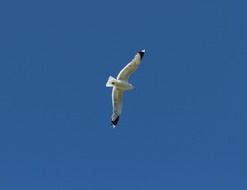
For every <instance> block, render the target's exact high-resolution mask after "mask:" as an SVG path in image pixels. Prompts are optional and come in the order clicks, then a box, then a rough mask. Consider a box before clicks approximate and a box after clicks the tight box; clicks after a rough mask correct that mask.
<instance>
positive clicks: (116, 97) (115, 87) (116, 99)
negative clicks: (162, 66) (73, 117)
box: [106, 50, 145, 127]
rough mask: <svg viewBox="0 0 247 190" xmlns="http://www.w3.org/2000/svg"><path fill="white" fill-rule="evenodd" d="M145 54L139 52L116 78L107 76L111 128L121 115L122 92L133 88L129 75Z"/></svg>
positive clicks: (143, 51)
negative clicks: (110, 97)
mask: <svg viewBox="0 0 247 190" xmlns="http://www.w3.org/2000/svg"><path fill="white" fill-rule="evenodd" d="M144 54H145V50H142V51H139V52H138V53H137V54H136V55H135V57H134V58H133V59H132V60H131V61H130V62H129V63H128V64H127V65H126V66H125V67H124V68H123V69H122V70H121V71H120V72H119V74H118V76H117V78H116V79H115V78H113V77H112V76H109V78H108V81H107V83H106V87H112V106H113V113H112V126H113V127H116V125H117V123H118V121H119V117H120V115H121V113H122V105H123V92H124V91H126V90H132V89H133V88H134V87H133V85H132V84H130V83H129V82H128V80H129V77H130V75H131V74H132V73H133V72H134V71H135V70H136V69H137V68H138V66H139V65H140V63H141V60H142V58H143V56H144Z"/></svg>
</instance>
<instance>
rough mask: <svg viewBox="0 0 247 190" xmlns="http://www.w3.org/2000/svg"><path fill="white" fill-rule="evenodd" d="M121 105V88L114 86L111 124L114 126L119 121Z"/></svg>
mask: <svg viewBox="0 0 247 190" xmlns="http://www.w3.org/2000/svg"><path fill="white" fill-rule="evenodd" d="M122 105H123V90H120V89H118V88H116V87H113V89H112V107H113V111H112V112H113V113H112V120H111V122H112V124H113V127H115V126H116V125H117V123H118V121H119V117H120V115H121V112H122Z"/></svg>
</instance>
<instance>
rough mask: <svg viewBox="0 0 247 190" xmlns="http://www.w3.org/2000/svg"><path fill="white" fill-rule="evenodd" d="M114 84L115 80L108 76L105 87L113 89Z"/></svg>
mask: <svg viewBox="0 0 247 190" xmlns="http://www.w3.org/2000/svg"><path fill="white" fill-rule="evenodd" d="M116 82H117V79H115V78H114V77H112V76H109V78H108V81H107V83H106V87H114V86H115V85H114V83H116Z"/></svg>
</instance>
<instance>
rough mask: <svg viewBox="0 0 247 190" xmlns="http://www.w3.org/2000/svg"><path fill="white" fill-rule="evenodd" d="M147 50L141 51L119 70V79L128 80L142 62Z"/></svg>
mask: <svg viewBox="0 0 247 190" xmlns="http://www.w3.org/2000/svg"><path fill="white" fill-rule="evenodd" d="M144 53H145V50H142V51H139V52H138V53H137V54H136V55H135V57H134V58H133V59H132V60H131V61H130V62H129V63H128V64H127V65H126V66H125V67H124V68H123V69H122V70H121V71H120V72H119V74H118V76H117V79H118V80H123V81H128V79H129V77H130V75H131V74H132V73H133V72H135V70H136V69H137V68H138V66H139V65H140V63H141V60H142V58H143V56H144Z"/></svg>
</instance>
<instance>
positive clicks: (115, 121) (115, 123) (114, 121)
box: [111, 116, 120, 126]
mask: <svg viewBox="0 0 247 190" xmlns="http://www.w3.org/2000/svg"><path fill="white" fill-rule="evenodd" d="M119 118H120V117H119V116H118V117H117V118H116V119H115V120H112V121H111V123H112V125H114V126H116V125H117V123H118V121H119Z"/></svg>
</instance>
